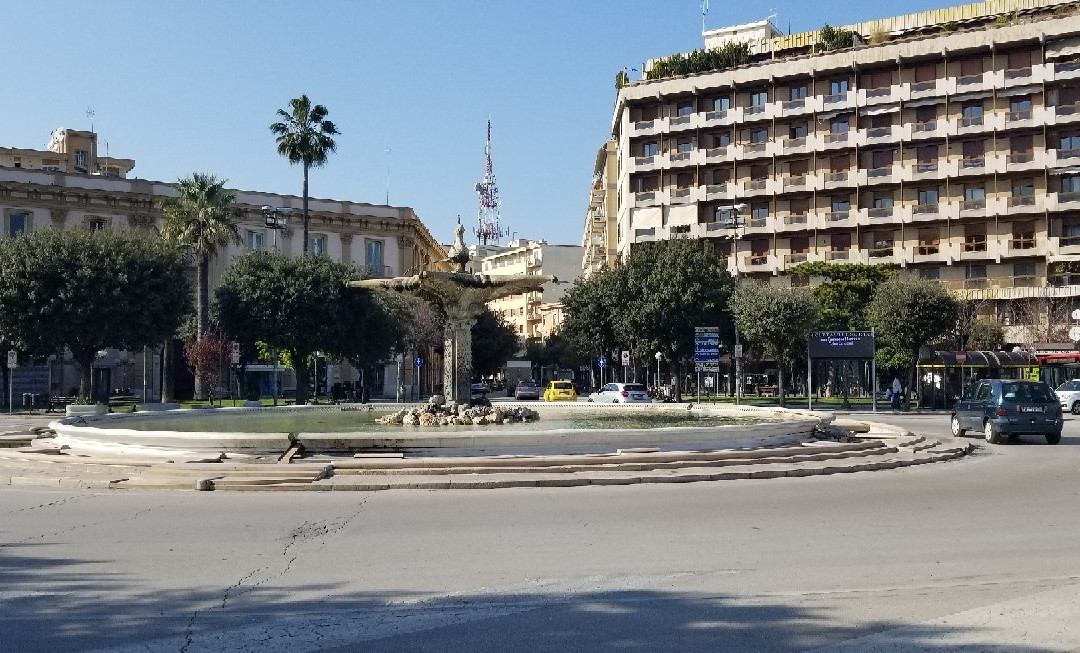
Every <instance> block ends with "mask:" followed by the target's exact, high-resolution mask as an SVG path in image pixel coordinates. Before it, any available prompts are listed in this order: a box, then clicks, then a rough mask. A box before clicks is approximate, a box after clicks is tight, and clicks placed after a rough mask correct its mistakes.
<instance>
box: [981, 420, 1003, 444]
mask: <svg viewBox="0 0 1080 653" xmlns="http://www.w3.org/2000/svg"><path fill="white" fill-rule="evenodd" d="M983 437H984V438H986V441H987V442H989V443H990V444H999V443H1000V442H1001V434H1000V433H998V430H997V427H995V426H994V423H993V422H991V421H990V420H986V423H985V424H983Z"/></svg>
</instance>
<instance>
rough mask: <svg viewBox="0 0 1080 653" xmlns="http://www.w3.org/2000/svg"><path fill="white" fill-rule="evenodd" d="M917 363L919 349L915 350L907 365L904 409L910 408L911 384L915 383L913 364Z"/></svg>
mask: <svg viewBox="0 0 1080 653" xmlns="http://www.w3.org/2000/svg"><path fill="white" fill-rule="evenodd" d="M918 364H919V351H918V350H915V352H914V355H913V356H912V357H911V365H910V366H909V367H908V373H907V384H906V385H905V386H904V397H903V400H904V410H905V411H908V410H911V386H912V385H914V383H915V366H916V365H918Z"/></svg>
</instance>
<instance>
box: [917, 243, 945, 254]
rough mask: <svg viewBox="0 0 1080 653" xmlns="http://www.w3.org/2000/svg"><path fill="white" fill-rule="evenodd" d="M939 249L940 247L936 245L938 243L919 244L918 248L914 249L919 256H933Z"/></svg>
mask: <svg viewBox="0 0 1080 653" xmlns="http://www.w3.org/2000/svg"><path fill="white" fill-rule="evenodd" d="M940 251H941V247H940V246H939V245H938V243H928V244H925V245H919V247H918V249H916V250H915V253H916V254H918V255H919V256H933V255H935V254H937V253H938V252H940Z"/></svg>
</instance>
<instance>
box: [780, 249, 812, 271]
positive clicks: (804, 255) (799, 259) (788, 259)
mask: <svg viewBox="0 0 1080 653" xmlns="http://www.w3.org/2000/svg"><path fill="white" fill-rule="evenodd" d="M809 260H810V253H809V252H793V253H791V254H784V267H785V268H790V267H793V266H796V265H798V264H800V263H806V262H807V261H809Z"/></svg>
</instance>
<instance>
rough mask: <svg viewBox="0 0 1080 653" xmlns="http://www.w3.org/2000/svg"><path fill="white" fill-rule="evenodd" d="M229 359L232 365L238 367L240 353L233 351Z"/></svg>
mask: <svg viewBox="0 0 1080 653" xmlns="http://www.w3.org/2000/svg"><path fill="white" fill-rule="evenodd" d="M230 357H231V359H232V364H233V365H239V364H240V352H238V351H234V352H233V353H232V354H230Z"/></svg>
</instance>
